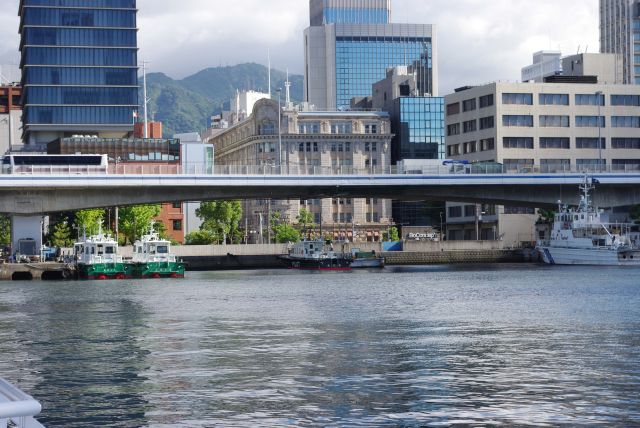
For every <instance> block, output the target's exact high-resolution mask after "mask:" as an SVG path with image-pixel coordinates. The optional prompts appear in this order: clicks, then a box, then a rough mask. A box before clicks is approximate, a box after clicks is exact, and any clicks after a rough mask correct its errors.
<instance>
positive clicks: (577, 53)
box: [576, 45, 580, 55]
mask: <svg viewBox="0 0 640 428" xmlns="http://www.w3.org/2000/svg"><path fill="white" fill-rule="evenodd" d="M579 54H580V45H578V52H576V55H579Z"/></svg>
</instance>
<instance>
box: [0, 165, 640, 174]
mask: <svg viewBox="0 0 640 428" xmlns="http://www.w3.org/2000/svg"><path fill="white" fill-rule="evenodd" d="M2 173H3V174H4V175H7V174H8V175H52V176H56V175H61V176H69V175H255V176H266V175H284V176H287V175H291V176H310V175H324V176H333V175H365V176H366V175H452V174H454V175H487V174H602V173H615V174H632V173H635V174H638V173H640V165H635V164H630V165H606V166H603V167H602V168H599V167H588V168H581V167H576V166H561V167H555V166H549V165H542V166H540V165H533V166H526V167H521V168H514V167H511V166H507V165H500V164H469V165H426V166H411V167H408V168H407V167H405V168H402V167H398V166H386V167H381V166H370V167H360V168H355V167H352V166H333V167H332V166H329V167H327V166H307V165H288V166H287V165H283V166H282V167H279V166H275V165H216V166H211V165H206V164H203V163H188V164H183V165H180V164H165V165H162V164H154V163H149V164H148V165H145V164H139V163H138V164H127V163H120V164H111V165H108V166H107V167H93V166H76V165H69V166H65V165H47V166H20V167H15V168H13V169H10V168H4V169H3V170H2Z"/></svg>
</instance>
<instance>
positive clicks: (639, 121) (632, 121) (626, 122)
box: [611, 116, 640, 128]
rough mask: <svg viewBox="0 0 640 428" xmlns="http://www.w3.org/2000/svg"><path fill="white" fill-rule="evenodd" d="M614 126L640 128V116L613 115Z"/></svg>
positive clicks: (612, 125)
mask: <svg viewBox="0 0 640 428" xmlns="http://www.w3.org/2000/svg"><path fill="white" fill-rule="evenodd" d="M611 127H612V128H640V116H611Z"/></svg>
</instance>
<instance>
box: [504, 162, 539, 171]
mask: <svg viewBox="0 0 640 428" xmlns="http://www.w3.org/2000/svg"><path fill="white" fill-rule="evenodd" d="M502 164H503V165H504V170H505V171H507V172H514V171H515V172H529V171H531V170H532V169H533V159H504V160H503V161H502Z"/></svg>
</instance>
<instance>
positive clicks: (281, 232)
mask: <svg viewBox="0 0 640 428" xmlns="http://www.w3.org/2000/svg"><path fill="white" fill-rule="evenodd" d="M273 233H274V234H275V236H276V242H277V243H278V244H287V243H289V242H298V241H299V240H300V232H299V231H298V230H297V229H296V228H295V227H293V226H291V225H290V224H288V223H282V224H278V225H276V226H275V227H274V228H273Z"/></svg>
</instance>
